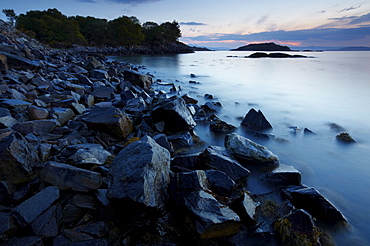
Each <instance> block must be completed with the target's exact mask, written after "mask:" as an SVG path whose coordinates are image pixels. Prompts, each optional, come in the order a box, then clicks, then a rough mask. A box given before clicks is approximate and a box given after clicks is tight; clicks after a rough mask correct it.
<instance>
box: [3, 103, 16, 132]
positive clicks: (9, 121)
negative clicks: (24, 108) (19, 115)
mask: <svg viewBox="0 0 370 246" xmlns="http://www.w3.org/2000/svg"><path fill="white" fill-rule="evenodd" d="M17 122H18V121H17V120H16V119H14V118H13V117H12V115H11V114H10V111H9V110H8V109H6V108H0V128H7V127H12V126H14V125H15V124H16V123H17Z"/></svg>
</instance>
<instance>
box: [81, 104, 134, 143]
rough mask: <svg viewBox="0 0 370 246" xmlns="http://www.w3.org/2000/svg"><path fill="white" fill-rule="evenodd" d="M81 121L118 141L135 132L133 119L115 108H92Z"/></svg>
mask: <svg viewBox="0 0 370 246" xmlns="http://www.w3.org/2000/svg"><path fill="white" fill-rule="evenodd" d="M81 119H82V121H83V122H85V123H86V125H87V126H88V127H89V128H91V129H93V130H98V131H99V130H100V131H102V132H105V133H108V134H109V135H111V136H112V137H115V138H118V139H122V138H126V137H127V136H128V135H129V134H130V133H131V132H132V130H133V126H132V121H131V119H130V118H129V117H128V116H127V115H126V114H125V113H123V112H122V111H121V110H119V109H118V108H114V107H97V106H95V107H92V108H91V109H90V111H89V112H87V113H86V114H84V115H83V116H82V117H81Z"/></svg>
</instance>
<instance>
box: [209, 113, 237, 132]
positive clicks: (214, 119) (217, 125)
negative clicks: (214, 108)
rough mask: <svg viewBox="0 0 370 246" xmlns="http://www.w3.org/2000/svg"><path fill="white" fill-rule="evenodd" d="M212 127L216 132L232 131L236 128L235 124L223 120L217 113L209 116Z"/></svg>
mask: <svg viewBox="0 0 370 246" xmlns="http://www.w3.org/2000/svg"><path fill="white" fill-rule="evenodd" d="M209 121H210V125H209V127H210V129H211V131H214V132H222V133H230V132H232V131H234V130H235V129H236V127H235V126H233V125H231V124H229V123H227V122H225V121H223V120H221V119H220V118H219V117H218V116H217V115H215V114H213V115H211V116H210V117H209Z"/></svg>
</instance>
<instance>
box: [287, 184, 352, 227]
mask: <svg viewBox="0 0 370 246" xmlns="http://www.w3.org/2000/svg"><path fill="white" fill-rule="evenodd" d="M284 193H285V194H286V195H287V197H288V199H289V201H290V202H291V203H292V204H293V205H294V206H295V207H297V208H301V209H304V210H306V211H307V212H309V213H310V214H311V215H312V216H313V217H315V218H316V219H318V220H321V221H323V222H325V223H330V224H335V223H347V220H346V219H345V218H344V216H343V215H342V213H341V212H340V211H339V210H338V209H337V208H336V207H335V206H334V205H333V204H332V203H331V202H329V201H328V200H327V199H326V198H325V197H324V196H323V195H321V194H320V193H319V192H318V191H317V190H316V189H315V188H312V187H306V186H290V187H288V188H286V189H284Z"/></svg>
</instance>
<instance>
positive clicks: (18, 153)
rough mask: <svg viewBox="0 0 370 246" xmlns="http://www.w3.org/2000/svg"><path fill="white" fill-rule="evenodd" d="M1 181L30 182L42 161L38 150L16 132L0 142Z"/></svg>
mask: <svg viewBox="0 0 370 246" xmlns="http://www.w3.org/2000/svg"><path fill="white" fill-rule="evenodd" d="M0 160H1V162H0V180H3V181H9V182H11V183H15V184H18V183H23V182H26V181H28V180H29V179H30V178H31V175H32V174H33V167H34V166H35V165H37V164H38V163H39V162H40V160H39V157H38V155H37V151H36V149H35V148H34V147H33V146H32V145H31V144H29V143H28V142H27V141H26V140H25V139H24V137H23V136H22V135H21V134H19V133H17V132H14V133H12V134H10V135H9V136H7V137H5V138H3V139H1V140H0Z"/></svg>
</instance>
